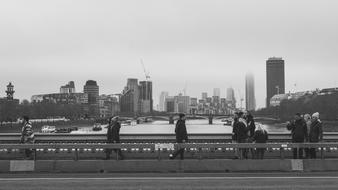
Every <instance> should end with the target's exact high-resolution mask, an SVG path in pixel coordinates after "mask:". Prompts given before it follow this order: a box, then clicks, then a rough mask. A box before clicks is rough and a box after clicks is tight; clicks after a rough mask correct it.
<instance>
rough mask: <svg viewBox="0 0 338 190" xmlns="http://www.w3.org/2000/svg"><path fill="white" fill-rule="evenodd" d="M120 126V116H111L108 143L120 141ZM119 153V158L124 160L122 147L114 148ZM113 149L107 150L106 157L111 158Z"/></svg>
mask: <svg viewBox="0 0 338 190" xmlns="http://www.w3.org/2000/svg"><path fill="white" fill-rule="evenodd" d="M120 128H121V124H120V122H119V117H111V118H110V119H109V124H108V127H107V141H108V143H120ZM113 150H114V152H115V153H116V154H117V156H118V159H119V160H123V155H122V151H121V149H113ZM111 152H112V149H107V150H106V159H107V160H108V159H110V155H111Z"/></svg>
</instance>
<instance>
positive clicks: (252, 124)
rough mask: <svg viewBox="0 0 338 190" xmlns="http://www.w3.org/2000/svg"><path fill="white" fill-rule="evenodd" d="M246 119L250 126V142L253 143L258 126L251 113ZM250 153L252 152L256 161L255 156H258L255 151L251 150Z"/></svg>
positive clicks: (248, 113)
mask: <svg viewBox="0 0 338 190" xmlns="http://www.w3.org/2000/svg"><path fill="white" fill-rule="evenodd" d="M245 118H246V123H247V125H248V136H249V141H248V142H251V140H252V137H253V136H254V135H255V130H256V124H255V120H254V117H253V116H252V114H251V113H250V112H249V111H247V114H246V117H245ZM250 152H251V155H252V158H253V159H254V158H255V155H256V153H255V149H254V148H250Z"/></svg>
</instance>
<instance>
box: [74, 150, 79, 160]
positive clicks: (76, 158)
mask: <svg viewBox="0 0 338 190" xmlns="http://www.w3.org/2000/svg"><path fill="white" fill-rule="evenodd" d="M74 153H75V161H78V160H79V151H78V149H77V148H76V149H75V152H74Z"/></svg>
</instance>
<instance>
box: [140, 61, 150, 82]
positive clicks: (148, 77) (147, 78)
mask: <svg viewBox="0 0 338 190" xmlns="http://www.w3.org/2000/svg"><path fill="white" fill-rule="evenodd" d="M141 65H142V67H143V72H144V75H145V77H146V81H147V82H148V80H149V79H150V74H149V72H147V71H146V67H145V66H144V63H143V60H142V59H141Z"/></svg>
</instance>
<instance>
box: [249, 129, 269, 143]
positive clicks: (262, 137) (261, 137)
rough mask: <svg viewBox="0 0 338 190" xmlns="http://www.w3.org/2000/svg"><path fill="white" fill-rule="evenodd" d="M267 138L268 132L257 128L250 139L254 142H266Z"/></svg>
mask: <svg viewBox="0 0 338 190" xmlns="http://www.w3.org/2000/svg"><path fill="white" fill-rule="evenodd" d="M267 140H268V132H266V131H265V130H257V131H255V133H254V135H253V137H252V141H254V142H256V143H266V142H267Z"/></svg>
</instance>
